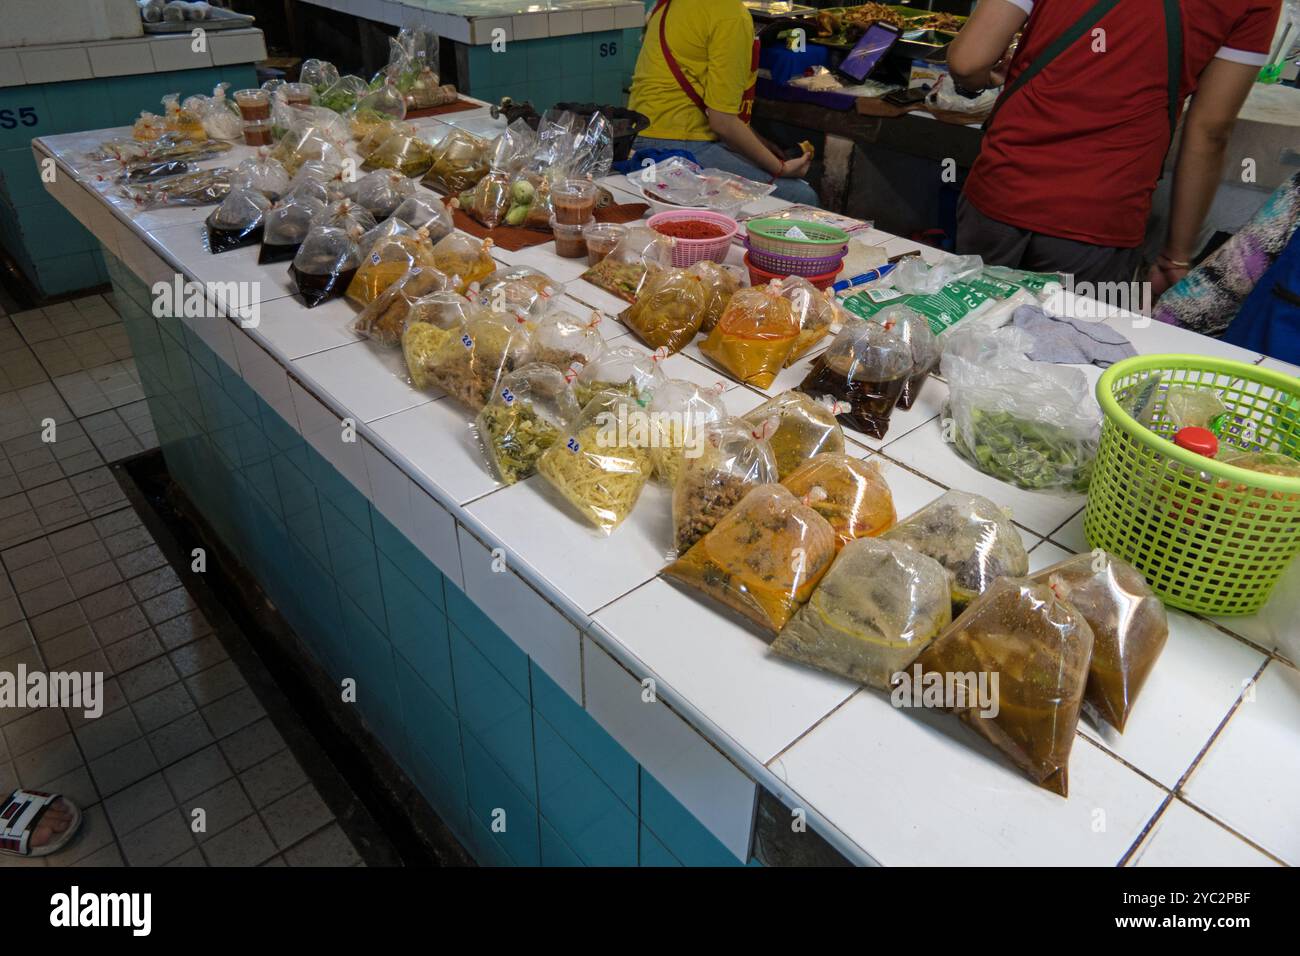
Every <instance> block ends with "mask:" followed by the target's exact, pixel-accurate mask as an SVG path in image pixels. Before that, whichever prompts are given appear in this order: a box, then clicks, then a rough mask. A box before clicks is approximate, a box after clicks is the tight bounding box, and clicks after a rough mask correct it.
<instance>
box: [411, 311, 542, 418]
mask: <svg viewBox="0 0 1300 956" xmlns="http://www.w3.org/2000/svg"><path fill="white" fill-rule="evenodd" d="M423 324H427V323H408V325H407V333H408V335H409V333H410V331H411V329H413V328H415V327H416V326H418V325H423ZM418 334H419V333H417V335H418ZM404 338H405V337H404ZM528 338H529V328H528V325H527V323H526V322H523V321H522V320H520V319H519V318H518V317H516V316H513V315H508V314H503V313H499V312H491V311H489V310H487V309H478V310H475V311H474V312H472V313H470V315H469V317H468V318H467V319H466V320H465V321H464V322H463V323H462V324H461V326H460V327H459V328H458V329H455V330H453V332H452V334H451V335H450V336H448V337H447V338H446V339H445V340H444V341H443V342H442V343H441V345H440V346H439V348H438V349H437V350H436V351H434V352H433V353H432V354H430V355H427V356H425V357H424V359H423V361H422V362H421V363H420V371H421V378H422V380H423V381H425V382H427V383H429V384H432V385H434V386H436V387H437V388H440V389H442V390H443V391H444V392H446V393H447V394H448V395H450V396H451V397H452V398H454V399H456V400H457V401H458V402H460V403H461V404H462V405H464V406H466V407H467V408H469V409H471V410H473V411H475V412H477V411H479V410H480V409H482V408H483V406H484V405H486V404H487V401H488V399H489V398H491V397H492V393H493V392H494V391H495V390H496V388H497V385H498V383H499V382H500V381H501V379H502V378H504V377H505V376H506V375H507V374H509V373H510V372H511V371H513V370H514V369H516V368H518V367H519V366H520V365H522V364H523V363H522V361H521V359H522V357H523V356H524V354H525V353H526V352H527V351H528ZM403 349H404V350H406V345H405V341H404V342H403ZM411 358H412V356H411V354H410V352H409V351H407V367H408V368H411ZM411 374H412V380H413V381H414V379H415V370H414V369H413V368H412V369H411Z"/></svg>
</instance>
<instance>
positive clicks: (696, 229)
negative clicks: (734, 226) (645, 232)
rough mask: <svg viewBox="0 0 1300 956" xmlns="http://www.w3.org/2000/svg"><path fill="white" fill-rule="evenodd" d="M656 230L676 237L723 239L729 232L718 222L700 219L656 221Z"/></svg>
mask: <svg viewBox="0 0 1300 956" xmlns="http://www.w3.org/2000/svg"><path fill="white" fill-rule="evenodd" d="M655 231H656V232H658V233H661V234H663V235H665V236H672V237H673V238H674V239H721V238H722V237H723V236H725V235H726V234H727V230H725V229H723V228H722V227H721V226H719V225H718V224H717V223H713V222H704V221H703V220H700V219H670V220H668V221H667V222H660V223H656V224H655Z"/></svg>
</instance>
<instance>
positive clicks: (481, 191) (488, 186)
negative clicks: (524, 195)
mask: <svg viewBox="0 0 1300 956" xmlns="http://www.w3.org/2000/svg"><path fill="white" fill-rule="evenodd" d="M510 195H511V193H510V174H509V173H507V172H503V171H501V170H497V169H494V170H492V171H491V172H489V173H488V174H487V175H486V176H484V177H483V178H482V179H480V180H479V181H478V183H477V184H476V185H475V186H474V187H473V188H472V189H467V190H465V191H464V192H463V193H461V194H460V195H459V196H457V197H456V198H455V199H453V200H452V202H453V203H454V204H455V206H456V208H458V209H460V210H461V211H462V212H464V213H465V214H466V215H468V216H470V217H472V218H473V219H474V220H475V221H476V222H479V223H481V224H482V225H484V226H485V227H487V228H488V229H495V228H496V227H497V226H499V225H501V223H502V221H504V219H505V217H506V213H507V212H508V211H509V209H510Z"/></svg>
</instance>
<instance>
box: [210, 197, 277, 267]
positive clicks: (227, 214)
mask: <svg viewBox="0 0 1300 956" xmlns="http://www.w3.org/2000/svg"><path fill="white" fill-rule="evenodd" d="M270 208H271V200H269V199H267V198H266V196H264V195H262V194H261V193H260V192H257V191H256V190H253V189H231V190H230V191H229V192H228V193H227V194H226V198H225V199H223V200H222V201H221V205H220V206H218V207H217V208H216V209H214V210H212V212H211V213H210V214H209V215H208V218H207V222H206V229H207V235H208V252H211V253H213V254H216V253H220V252H229V251H230V250H232V249H239V248H242V247H243V246H252V245H256V244H257V243H259V242H261V241H262V228H263V224H264V223H265V221H266V212H267V210H268V209H270Z"/></svg>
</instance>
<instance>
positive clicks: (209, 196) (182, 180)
mask: <svg viewBox="0 0 1300 956" xmlns="http://www.w3.org/2000/svg"><path fill="white" fill-rule="evenodd" d="M230 175H231V173H230V170H229V169H224V168H219V169H199V170H195V171H194V172H192V173H186V174H185V175H183V176H171V177H169V178H167V179H164V180H160V181H158V182H154V183H148V184H147V185H145V186H140V187H136V186H124V187H122V193H123V194H124V195H125V196H127V198H129V199H130V200H131V201H132V202H133V203H135V206H136V208H138V209H162V208H164V207H166V206H210V205H212V204H213V203H219V202H221V201H222V200H223V199H225V198H226V196H227V195H229V194H230Z"/></svg>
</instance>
